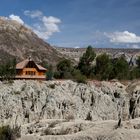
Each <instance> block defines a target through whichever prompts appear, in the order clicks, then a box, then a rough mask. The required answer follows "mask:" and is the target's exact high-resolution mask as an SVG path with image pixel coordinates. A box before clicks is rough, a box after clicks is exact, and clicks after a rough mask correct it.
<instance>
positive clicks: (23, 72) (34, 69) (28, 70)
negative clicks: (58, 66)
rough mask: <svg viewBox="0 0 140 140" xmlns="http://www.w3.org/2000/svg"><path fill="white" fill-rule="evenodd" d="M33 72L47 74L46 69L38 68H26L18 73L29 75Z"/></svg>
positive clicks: (40, 74)
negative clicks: (39, 69)
mask: <svg viewBox="0 0 140 140" xmlns="http://www.w3.org/2000/svg"><path fill="white" fill-rule="evenodd" d="M30 72H32V74H33V73H34V74H33V75H37V76H42V75H45V71H37V69H36V68H24V69H23V70H21V71H19V72H18V75H29V73H30Z"/></svg>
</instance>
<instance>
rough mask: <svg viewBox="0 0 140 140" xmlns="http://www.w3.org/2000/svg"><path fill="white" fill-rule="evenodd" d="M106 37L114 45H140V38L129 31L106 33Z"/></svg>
mask: <svg viewBox="0 0 140 140" xmlns="http://www.w3.org/2000/svg"><path fill="white" fill-rule="evenodd" d="M105 35H106V36H107V37H108V38H109V39H110V42H113V43H140V36H137V35H136V34H135V33H131V32H128V31H124V32H114V33H105Z"/></svg>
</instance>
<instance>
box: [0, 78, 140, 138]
mask: <svg viewBox="0 0 140 140" xmlns="http://www.w3.org/2000/svg"><path fill="white" fill-rule="evenodd" d="M139 85H140V84H139V82H135V83H132V84H131V85H128V86H127V85H123V84H121V83H119V82H118V81H114V82H113V81H112V82H105V81H102V82H99V81H97V82H89V83H88V84H79V83H76V82H73V81H70V80H66V81H31V80H30V81H24V80H21V81H20V80H16V81H14V83H12V84H11V83H3V82H1V83H0V125H6V124H8V125H11V126H15V125H18V126H21V134H22V139H21V140H24V139H27V140H28V139H32V140H46V139H47V140H48V139H51V140H53V139H70V140H78V139H79V140H80V139H83V140H86V139H87V140H88V139H89V140H91V139H94V138H95V139H97V140H110V139H111V138H112V139H111V140H119V139H118V138H117V136H120V138H122V139H126V138H127V135H128V134H129V133H130V134H131V135H132V137H134V136H133V135H134V134H135V133H136V134H137V131H138V129H139V128H140V125H139V123H136V121H135V125H132V123H131V125H127V124H129V123H125V122H124V126H123V128H118V129H117V130H114V128H115V126H116V125H117V122H118V119H121V120H122V121H126V120H128V119H129V118H130V119H131V118H137V117H139V116H140V103H139V97H140V86H139ZM70 120H73V121H70ZM74 120H75V121H74ZM76 120H81V121H76ZM86 120H91V121H86ZM110 120H114V121H110ZM54 121H55V122H54ZM69 121H70V122H69ZM138 121H139V120H138ZM96 122H97V123H96ZM108 125H109V126H108ZM48 128H49V130H48V131H49V132H45V131H47V129H48ZM134 128H135V130H134ZM126 129H127V130H126ZM131 129H132V130H131ZM110 131H112V132H111V133H109V132H110ZM129 131H130V132H129ZM133 131H135V132H134V134H133ZM99 132H100V133H99ZM45 133H50V135H51V136H46V135H45ZM65 133H68V134H65ZM122 133H123V134H122ZM60 134H62V135H63V136H59V137H58V135H60ZM64 134H65V135H64ZM100 134H102V135H100ZM128 140H129V139H128Z"/></svg>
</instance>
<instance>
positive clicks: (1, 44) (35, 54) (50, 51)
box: [0, 17, 62, 64]
mask: <svg viewBox="0 0 140 140" xmlns="http://www.w3.org/2000/svg"><path fill="white" fill-rule="evenodd" d="M29 56H32V58H33V59H34V60H35V61H37V62H38V63H41V62H44V61H45V62H51V63H52V64H55V63H56V62H58V61H59V59H60V56H62V55H60V54H59V53H58V52H57V51H56V49H54V48H53V47H52V46H51V45H49V44H48V43H46V42H44V41H43V40H42V39H40V38H39V37H38V36H37V35H36V34H35V33H34V32H33V31H32V30H30V29H29V28H27V27H25V26H23V25H21V24H19V23H18V22H16V21H13V20H8V19H6V18H2V17H0V62H4V61H5V60H7V59H9V58H13V57H16V58H17V60H18V61H19V60H20V61H21V60H23V59H26V58H27V57H29Z"/></svg>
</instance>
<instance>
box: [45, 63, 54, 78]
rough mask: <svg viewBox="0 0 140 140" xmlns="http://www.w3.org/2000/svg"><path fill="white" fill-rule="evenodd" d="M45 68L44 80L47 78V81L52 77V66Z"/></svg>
mask: <svg viewBox="0 0 140 140" xmlns="http://www.w3.org/2000/svg"><path fill="white" fill-rule="evenodd" d="M46 68H47V72H46V78H47V80H52V78H53V75H54V73H53V66H52V65H49V66H47V67H46Z"/></svg>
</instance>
